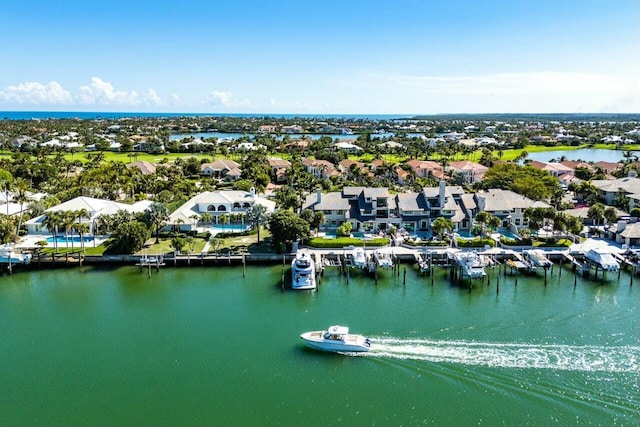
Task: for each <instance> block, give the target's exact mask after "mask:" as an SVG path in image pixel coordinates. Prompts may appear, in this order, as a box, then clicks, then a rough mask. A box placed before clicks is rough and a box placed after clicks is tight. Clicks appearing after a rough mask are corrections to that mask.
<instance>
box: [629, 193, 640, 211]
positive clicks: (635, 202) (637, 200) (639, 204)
mask: <svg viewBox="0 0 640 427" xmlns="http://www.w3.org/2000/svg"><path fill="white" fill-rule="evenodd" d="M627 198H628V199H629V212H631V210H632V209H633V208H640V193H635V194H628V195H627Z"/></svg>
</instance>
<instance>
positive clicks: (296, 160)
mask: <svg viewBox="0 0 640 427" xmlns="http://www.w3.org/2000/svg"><path fill="white" fill-rule="evenodd" d="M0 123H1V124H2V126H0V142H2V144H3V145H4V147H5V149H6V150H9V151H7V155H6V156H5V157H4V159H3V160H1V162H2V163H0V168H2V170H4V171H6V178H4V179H3V182H4V188H5V191H4V192H3V193H1V194H2V197H0V212H2V214H3V215H4V216H6V217H7V219H6V220H5V221H9V222H10V223H12V224H13V226H12V227H8V228H7V232H6V233H5V237H4V241H5V242H11V241H13V242H15V243H16V244H18V245H20V244H22V245H23V246H29V245H31V246H33V245H34V239H36V238H37V237H30V236H39V237H42V236H43V235H46V234H48V233H51V234H56V233H58V234H69V233H70V234H79V231H80V230H82V232H83V233H84V234H86V235H87V236H98V233H100V232H102V233H104V234H103V235H102V236H101V240H100V241H108V237H109V232H110V231H112V230H110V229H109V227H104V228H102V229H101V228H100V227H99V226H97V225H96V224H99V223H100V222H101V220H102V222H103V223H105V224H107V223H109V221H107V220H106V218H109V217H112V216H115V215H116V214H117V213H118V211H124V212H128V213H129V215H134V216H135V215H136V214H140V215H142V216H145V215H146V218H147V219H146V220H145V221H147V222H148V224H152V223H153V222H154V220H153V219H152V217H153V215H152V214H150V213H149V212H151V211H152V209H151V206H152V205H154V206H155V208H154V209H156V210H159V211H166V215H165V214H162V215H160V217H161V220H158V222H156V223H155V226H151V227H150V232H152V231H153V229H158V227H160V228H162V229H163V230H165V232H174V233H175V232H181V233H198V232H207V233H208V235H216V234H218V233H220V232H221V231H224V230H225V227H226V229H227V230H236V231H239V230H245V231H246V230H251V229H253V228H255V226H256V222H255V220H256V219H255V218H254V217H253V210H254V209H253V208H254V207H255V206H256V205H261V206H263V207H264V210H265V212H264V214H265V218H266V217H268V216H269V215H270V214H273V213H274V212H276V211H278V210H283V209H284V210H292V211H293V212H295V213H297V214H300V215H302V214H303V212H305V211H310V212H311V214H310V215H315V216H318V215H320V216H319V217H318V218H322V220H321V221H320V222H319V223H317V224H316V223H313V224H310V225H314V228H315V229H316V232H317V233H322V234H323V235H324V234H329V235H331V234H335V233H336V232H337V231H338V230H340V229H341V227H342V226H343V224H348V225H349V227H350V230H351V232H352V233H355V234H356V235H361V234H371V235H389V236H391V237H392V238H393V239H394V240H396V241H402V239H403V238H407V237H411V236H413V237H420V238H422V239H427V240H435V239H437V238H442V236H441V235H440V234H441V233H434V232H433V229H432V225H433V223H434V221H435V220H436V219H437V218H444V219H446V220H447V221H450V224H451V228H450V230H449V233H450V235H451V236H471V237H473V236H478V235H479V234H481V233H480V231H481V229H483V227H484V226H483V227H481V226H480V223H479V221H478V219H477V217H478V214H479V213H481V212H485V213H487V214H488V215H489V216H490V217H493V218H495V225H494V226H493V232H494V233H498V234H500V233H502V235H503V237H504V236H509V237H515V238H522V236H525V238H526V236H528V235H529V233H531V232H533V233H534V234H535V233H536V232H537V230H535V229H533V230H532V229H530V226H531V225H532V221H534V223H535V225H536V226H540V227H542V226H545V227H546V226H548V227H552V228H554V230H555V232H556V233H558V236H560V235H565V236H567V235H570V234H572V233H573V234H574V235H575V236H586V235H593V234H595V235H600V236H602V237H603V238H604V237H606V238H609V239H611V240H612V241H613V242H618V243H620V244H624V245H626V246H627V247H631V246H634V245H638V243H639V242H640V235H639V234H638V232H637V230H638V228H637V227H636V225H635V224H636V222H637V220H638V217H639V216H640V215H638V214H639V213H640V179H639V178H637V176H638V168H639V166H640V163H639V162H638V155H637V152H636V151H634V150H625V151H622V154H623V156H621V161H619V162H608V161H602V160H598V161H589V160H581V159H579V158H576V159H570V158H568V157H567V156H566V154H565V155H563V156H561V157H559V158H556V159H554V158H550V160H549V161H543V160H530V159H528V154H527V149H531V148H532V147H539V148H540V147H542V148H544V147H546V146H549V147H552V146H557V145H558V144H569V145H567V147H568V148H572V147H573V144H582V145H578V149H577V150H576V153H580V152H581V150H584V149H585V148H580V147H585V145H584V142H585V141H591V142H592V144H595V143H608V144H614V146H613V147H612V146H609V147H608V148H607V150H611V149H612V148H613V149H615V148H617V147H618V146H619V147H620V148H622V147H623V144H630V143H635V144H637V141H638V132H637V131H638V123H637V122H633V121H622V122H593V121H586V122H579V121H578V122H574V121H553V120H549V121H544V120H540V119H537V120H535V121H527V120H516V121H514V120H442V119H439V120H438V119H437V120H433V119H428V118H425V119H422V118H416V119H412V120H406V119H405V120H402V121H397V122H394V121H385V122H383V123H379V122H375V121H371V122H366V121H364V122H363V121H358V122H353V121H350V120H342V121H340V120H338V121H336V122H333V123H317V122H315V121H313V120H307V121H305V120H300V119H297V120H294V122H293V123H291V121H288V120H279V121H276V120H272V121H270V120H269V119H263V120H255V119H250V120H240V119H235V118H234V119H221V118H218V119H209V118H199V117H191V118H188V119H183V118H172V119H170V120H163V119H157V118H151V119H146V120H140V119H121V120H118V121H117V123H116V124H114V123H113V122H112V121H110V120H101V121H97V122H83V121H79V122H78V121H70V122H69V121H64V120H63V121H49V122H46V123H42V122H38V121H36V122H32V123H24V126H21V127H16V126H15V125H16V122H14V121H2V122H0ZM186 123H188V125H186ZM88 124H91V125H92V128H91V130H90V131H89V130H88V129H85V127H86V126H87V125H88ZM214 126H215V128H213V127H214ZM100 129H103V131H100ZM221 129H224V131H226V132H233V131H236V132H237V131H241V132H242V133H239V132H237V133H235V134H233V133H230V135H236V136H235V137H226V136H224V135H225V133H224V132H220V130H221ZM25 130H29V131H28V132H25ZM207 132H208V133H207ZM314 132H332V133H333V134H335V136H332V133H328V134H321V133H320V134H318V133H314ZM193 135H197V136H196V137H194V136H193ZM207 135H215V136H211V137H209V136H207ZM536 144H541V145H536ZM249 146H251V147H254V148H255V149H247V147H249ZM589 146H590V145H587V147H589ZM636 146H637V145H636ZM628 147H629V148H631V147H635V146H634V145H630V146H628ZM600 150H605V149H604V148H601V149H600ZM83 152H84V153H85V154H82V153H83ZM123 152H124V153H123ZM511 152H513V153H514V154H508V153H511ZM568 152H570V151H568ZM174 153H175V154H174ZM549 153H550V156H551V155H552V153H553V151H549ZM505 154H508V155H509V156H510V157H509V159H510V160H507V159H506V156H505ZM123 155H124V156H125V157H122V156H123ZM176 155H177V157H173V159H172V160H169V158H168V156H176ZM33 156H36V157H38V156H49V157H51V156H55V159H56V162H57V163H53V164H51V166H47V167H48V169H42V168H41V169H37V168H34V167H33V166H29V165H35V163H32V162H34V160H33V159H34V157H33ZM107 156H109V158H113V159H114V160H107ZM114 156H116V157H117V156H120V157H117V158H120V159H122V160H115V158H116V157H114ZM163 156H164V157H163ZM44 158H46V157H44ZM142 159H144V160H142ZM23 165H25V166H23ZM25 167H27V168H31V169H25ZM27 171H28V172H27ZM56 174H57V177H56ZM56 178H57V179H58V181H57V184H56V181H55V179H56ZM18 184H19V185H18ZM593 206H596V208H593ZM599 206H602V208H600V207H599ZM609 208H611V209H609ZM261 209H262V208H261ZM607 209H609V210H607ZM542 211H549V212H553V214H547V215H546V217H545V218H546V219H545V221H544V223H543V224H539V221H538V220H535V219H534V218H535V217H536V215H537V216H539V215H540V212H542ZM605 211H607V215H606V217H605V215H604V213H605ZM55 212H58V213H72V212H76V213H77V212H82V213H83V214H82V215H76V216H75V219H73V220H69V221H71V222H69V221H66V222H65V221H64V220H61V221H59V222H58V223H56V222H55V221H53V222H52V220H47V218H48V217H49V216H51V215H52V213H55ZM143 214H144V215H143ZM261 214H262V213H261ZM68 215H71V214H68ZM142 216H141V217H140V218H142ZM567 217H568V218H573V220H572V221H573V222H571V225H572V227H568V224H569V223H567V220H566V218H567ZM131 218H133V217H131ZM81 224H86V225H87V228H86V229H85V228H84V227H83V226H77V225H81ZM577 224H580V225H579V226H578V225H577ZM267 225H268V224H267V223H266V222H264V223H263V224H262V226H267ZM51 227H54V229H51ZM12 229H13V231H12V232H9V231H10V230H12ZM158 230H159V229H158ZM158 232H159V231H158ZM158 232H156V234H157V233H158ZM505 238H506V237H505ZM574 240H575V239H574ZM450 242H454V241H453V240H450ZM43 244H44V243H43ZM49 245H50V243H49Z"/></svg>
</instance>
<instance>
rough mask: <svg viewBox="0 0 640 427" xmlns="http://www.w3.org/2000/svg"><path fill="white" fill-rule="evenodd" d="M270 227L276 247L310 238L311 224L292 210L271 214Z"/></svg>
mask: <svg viewBox="0 0 640 427" xmlns="http://www.w3.org/2000/svg"><path fill="white" fill-rule="evenodd" d="M268 225H269V230H270V231H271V236H272V238H273V242H274V244H276V245H279V244H283V243H289V242H293V241H295V240H298V239H301V240H304V239H307V238H308V237H309V223H308V222H307V221H305V220H303V219H302V218H300V216H299V215H298V214H296V213H295V212H293V211H290V210H279V211H277V212H275V213H273V214H271V216H269V221H268Z"/></svg>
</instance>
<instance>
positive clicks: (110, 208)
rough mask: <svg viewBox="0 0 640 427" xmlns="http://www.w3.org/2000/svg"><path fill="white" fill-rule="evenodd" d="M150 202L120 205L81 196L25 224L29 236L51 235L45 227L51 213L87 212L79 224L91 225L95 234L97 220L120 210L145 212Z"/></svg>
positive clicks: (91, 229) (48, 210)
mask: <svg viewBox="0 0 640 427" xmlns="http://www.w3.org/2000/svg"><path fill="white" fill-rule="evenodd" d="M151 204H152V202H151V201H150V200H141V201H139V202H136V203H134V204H131V205H130V204H127V203H119V202H114V201H113V200H104V199H96V198H93V197H85V196H80V197H76V198H74V199H71V200H67V201H66V202H64V203H60V204H59V205H57V206H53V207H51V208H49V209H47V210H46V211H45V213H44V214H42V215H40V216H37V217H35V218H31V219H30V220H28V221H27V222H25V226H26V227H27V233H28V234H42V233H50V232H51V230H48V229H47V227H45V225H44V222H45V219H46V218H47V215H48V213H50V212H64V211H81V210H83V209H84V210H86V212H87V214H88V217H86V218H77V222H80V223H86V224H88V225H89V234H93V229H94V222H95V220H96V218H98V217H99V216H104V215H114V214H115V213H117V212H118V211H120V210H124V211H127V212H132V213H136V212H143V211H145V210H147V209H148V208H149V206H151Z"/></svg>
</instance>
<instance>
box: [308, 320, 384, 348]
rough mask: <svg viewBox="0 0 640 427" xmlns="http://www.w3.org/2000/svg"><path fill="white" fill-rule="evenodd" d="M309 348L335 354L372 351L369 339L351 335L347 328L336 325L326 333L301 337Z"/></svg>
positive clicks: (317, 332)
mask: <svg viewBox="0 0 640 427" xmlns="http://www.w3.org/2000/svg"><path fill="white" fill-rule="evenodd" d="M300 338H302V339H303V340H304V341H305V343H306V344H307V346H308V347H310V348H313V349H315V350H322V351H332V352H335V353H352V352H367V351H369V350H370V349H371V341H370V340H369V338H367V337H365V336H363V335H359V334H350V333H349V328H348V327H347V326H339V325H334V326H330V327H329V328H327V330H324V331H311V332H305V333H303V334H302V335H300Z"/></svg>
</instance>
